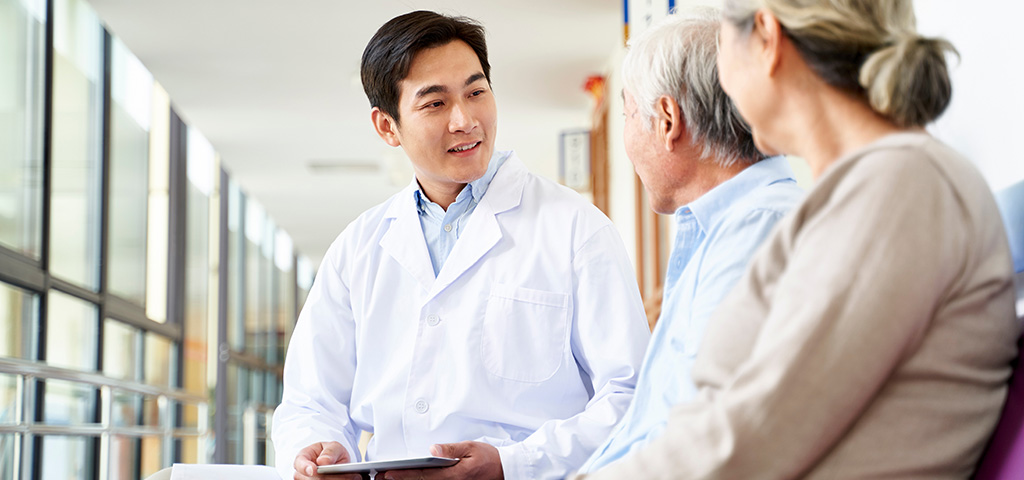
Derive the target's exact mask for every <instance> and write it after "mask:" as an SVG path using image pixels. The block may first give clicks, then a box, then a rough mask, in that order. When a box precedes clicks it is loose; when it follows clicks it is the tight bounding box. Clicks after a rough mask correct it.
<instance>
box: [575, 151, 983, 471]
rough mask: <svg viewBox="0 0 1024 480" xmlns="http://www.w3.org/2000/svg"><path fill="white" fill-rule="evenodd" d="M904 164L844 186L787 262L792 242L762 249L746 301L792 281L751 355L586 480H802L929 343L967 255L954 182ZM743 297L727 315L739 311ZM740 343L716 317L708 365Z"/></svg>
mask: <svg viewBox="0 0 1024 480" xmlns="http://www.w3.org/2000/svg"><path fill="white" fill-rule="evenodd" d="M885 160H891V159H889V158H886V159H885ZM897 160H903V159H897ZM892 163H893V164H894V167H893V168H891V169H890V170H891V171H892V173H891V174H890V175H880V176H877V178H864V179H858V180H859V181H857V182H855V183H853V184H852V185H847V186H845V187H844V188H838V189H837V190H836V191H835V192H834V193H833V199H832V200H831V201H830V202H829V204H828V205H826V206H825V207H824V208H823V209H822V210H821V211H819V212H817V213H816V214H815V217H814V218H810V219H806V220H805V223H804V226H803V227H802V230H801V231H800V232H799V233H798V235H797V236H796V238H795V240H794V241H795V242H796V246H795V248H792V250H791V252H790V254H789V258H788V259H787V260H782V258H781V254H780V253H779V251H781V249H782V248H783V247H782V246H781V245H782V243H780V240H779V235H776V236H775V237H774V238H773V239H772V241H771V242H772V243H770V244H769V247H770V248H766V249H764V250H762V251H761V252H760V254H759V255H758V256H757V258H756V260H755V262H754V264H753V265H752V267H753V268H752V269H751V270H750V271H748V273H747V274H746V275H745V276H744V278H743V280H742V281H741V284H740V288H738V291H737V292H734V293H740V294H744V295H749V294H750V293H749V292H751V291H758V290H759V288H758V287H756V285H757V284H758V282H759V278H762V275H761V274H760V273H759V272H762V271H770V270H772V269H776V268H780V269H783V270H782V271H781V274H780V275H781V276H780V277H779V278H778V283H777V284H776V286H775V288H774V291H771V292H769V294H770V297H769V298H768V300H769V301H770V302H771V308H770V311H769V313H768V317H767V318H766V319H765V320H764V324H763V326H761V327H760V332H761V333H760V334H759V336H758V337H757V339H756V341H755V343H754V345H753V349H752V351H751V353H750V356H749V357H748V358H746V359H745V360H744V361H743V362H742V363H741V364H740V365H739V366H738V367H737V368H736V370H735V371H734V372H733V373H732V374H731V375H730V377H729V378H728V380H727V381H725V382H724V383H723V388H722V389H721V390H719V391H712V390H702V391H701V392H700V394H699V395H698V398H697V399H696V401H694V402H690V403H685V404H680V405H677V406H676V407H675V408H674V409H673V411H672V412H671V414H670V417H669V420H668V424H667V426H666V429H665V431H664V434H663V435H662V436H661V437H660V438H658V439H657V440H655V441H654V442H652V443H651V444H650V445H648V446H647V447H646V448H644V449H642V450H640V451H638V452H636V453H634V454H632V455H630V456H627V457H626V458H624V459H622V460H621V461H619V462H616V463H613V464H611V465H609V466H608V467H607V468H604V469H602V470H599V471H597V472H594V473H592V474H588V475H586V476H585V478H586V479H587V480H604V479H617V478H702V479H737V478H763V479H774V478H797V477H800V476H802V474H803V473H805V472H806V471H807V469H809V468H812V466H813V465H815V464H816V462H817V461H818V460H819V459H820V458H821V457H822V456H823V455H825V454H826V453H827V452H828V451H829V449H830V448H831V447H832V446H833V445H835V444H836V442H838V441H839V440H840V439H841V438H842V437H843V435H844V434H846V432H847V431H848V429H850V428H851V425H853V424H854V422H855V421H856V419H857V418H858V416H859V415H860V414H861V412H863V411H864V410H865V409H866V408H868V406H869V405H870V404H871V402H872V401H873V400H874V399H875V398H876V396H877V395H878V394H879V391H880V390H881V389H883V388H884V385H885V383H886V381H887V379H888V378H889V376H890V374H891V373H892V372H893V371H894V369H896V368H897V367H898V365H899V364H900V363H901V362H903V361H904V360H905V359H906V358H907V357H908V356H910V355H912V354H913V352H914V351H915V349H916V347H917V346H918V345H919V344H920V342H921V339H922V337H923V336H924V335H926V332H927V330H928V329H929V328H930V321H931V318H932V314H933V310H934V309H935V308H936V305H937V304H938V303H939V302H940V300H941V297H942V296H943V295H944V294H945V293H944V291H945V288H946V287H945V285H947V282H949V281H950V278H952V277H953V276H955V275H956V274H957V272H956V270H957V268H959V267H958V266H959V265H961V263H960V262H961V261H962V256H963V253H962V252H964V251H965V249H966V248H967V244H966V242H965V240H964V238H963V235H962V234H961V233H960V232H962V231H963V227H962V225H963V222H964V219H963V217H962V216H961V215H962V214H961V213H960V209H959V208H958V205H956V204H955V203H953V201H952V200H951V199H952V195H948V194H943V192H942V190H943V189H944V188H945V186H944V185H943V184H942V182H940V181H938V180H936V179H935V178H931V177H924V178H922V176H921V175H920V174H915V173H914V172H912V171H910V170H906V169H903V168H901V167H900V166H899V164H903V163H907V162H902V161H899V162H898V161H893V162H892ZM908 199H914V200H913V201H910V200H908ZM935 232H943V235H938V236H937V235H936V234H935ZM936 259H942V261H936ZM741 297H743V296H742V295H741ZM741 297H736V298H733V296H729V297H727V298H726V301H725V302H724V303H723V305H722V307H723V308H722V309H720V310H719V311H718V312H716V315H715V316H716V318H717V317H718V316H720V315H721V316H725V315H731V314H737V313H740V311H741V310H742V309H743V308H744V305H745V303H744V302H746V301H747V298H745V297H743V298H741ZM751 301H753V300H751ZM748 328H753V327H752V326H750V327H748ZM730 336H732V332H731V331H730V330H729V329H716V328H715V322H714V320H713V321H712V326H711V327H710V330H709V331H708V335H707V337H706V338H705V340H704V345H703V346H702V350H701V353H700V355H701V357H703V356H704V355H705V354H706V353H708V352H707V351H706V350H707V349H714V350H716V351H718V352H728V351H729V350H730V349H731V348H733V347H732V345H731V342H730ZM702 360H708V359H703V358H700V357H699V358H698V367H699V368H705V369H717V368H719V367H717V366H714V365H715V364H714V363H707V364H705V365H700V363H701V361H702ZM709 371H710V370H709Z"/></svg>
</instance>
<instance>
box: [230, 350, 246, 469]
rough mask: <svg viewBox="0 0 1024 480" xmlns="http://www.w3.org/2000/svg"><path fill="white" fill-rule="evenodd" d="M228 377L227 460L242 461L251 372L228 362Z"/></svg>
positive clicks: (232, 461) (231, 461)
mask: <svg viewBox="0 0 1024 480" xmlns="http://www.w3.org/2000/svg"><path fill="white" fill-rule="evenodd" d="M227 377H228V378H227V383H226V386H227V397H228V398H227V404H228V412H227V431H225V432H224V435H225V442H226V443H227V452H226V453H227V459H226V460H227V462H228V463H242V460H243V455H242V453H243V452H242V449H243V448H244V442H243V441H242V435H243V428H242V412H243V410H244V409H245V403H246V402H247V401H248V399H247V398H245V395H246V394H247V393H248V391H249V386H248V382H249V372H248V370H246V369H245V368H240V367H238V366H237V365H236V364H235V363H233V362H228V365H227Z"/></svg>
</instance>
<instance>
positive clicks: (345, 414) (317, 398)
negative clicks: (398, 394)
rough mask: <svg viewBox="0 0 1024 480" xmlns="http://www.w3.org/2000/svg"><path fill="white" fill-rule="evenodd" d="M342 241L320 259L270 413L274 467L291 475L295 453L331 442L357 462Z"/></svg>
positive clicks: (352, 351)
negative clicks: (278, 397) (276, 403)
mask: <svg viewBox="0 0 1024 480" xmlns="http://www.w3.org/2000/svg"><path fill="white" fill-rule="evenodd" d="M342 246H343V245H342V242H335V244H334V245H333V246H332V247H331V249H330V250H329V251H328V253H327V255H326V256H325V257H324V261H323V263H322V264H321V266H320V270H319V271H318V272H317V275H316V279H315V281H314V282H313V286H312V287H311V289H310V292H309V296H308V297H307V299H306V303H305V305H304V306H303V308H302V312H301V313H300V314H299V319H298V321H297V322H296V324H295V330H294V332H293V333H292V338H291V342H290V343H289V345H288V354H287V355H286V357H285V365H284V393H283V396H282V400H281V405H279V406H278V407H277V410H276V411H275V412H274V421H273V426H272V437H273V441H274V448H275V450H276V452H277V453H276V461H277V464H276V465H277V469H278V472H279V473H280V474H281V476H282V477H283V478H292V475H293V473H294V469H293V465H294V461H295V455H296V453H298V451H299V450H301V449H302V448H305V447H307V446H309V445H312V444H314V443H316V442H325V441H337V442H339V443H341V444H342V445H343V446H344V447H345V448H346V449H347V450H348V452H349V455H350V458H351V459H352V461H353V462H355V461H359V450H358V444H359V443H358V442H359V434H360V430H359V429H358V428H356V427H355V426H354V425H353V423H352V420H351V418H350V416H349V401H350V398H351V394H352V382H353V378H354V375H355V366H356V350H355V348H356V346H355V345H356V344H355V322H354V319H353V315H352V306H351V302H350V297H349V286H348V285H349V283H348V280H347V270H346V258H345V255H344V254H343V248H342Z"/></svg>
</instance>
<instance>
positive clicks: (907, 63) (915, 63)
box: [858, 34, 957, 127]
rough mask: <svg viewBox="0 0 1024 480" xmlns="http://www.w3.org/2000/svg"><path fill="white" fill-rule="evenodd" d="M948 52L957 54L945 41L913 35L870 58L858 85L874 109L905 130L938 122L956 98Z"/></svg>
mask: <svg viewBox="0 0 1024 480" xmlns="http://www.w3.org/2000/svg"><path fill="white" fill-rule="evenodd" d="M947 52H951V53H953V54H954V55H956V54H957V51H956V49H955V48H954V47H953V45H952V44H951V43H949V42H948V41H946V40H944V39H940V38H925V37H922V36H919V35H916V34H910V35H903V36H900V37H898V38H896V39H895V40H894V41H892V42H889V43H888V44H886V45H885V46H883V47H882V48H880V49H878V50H876V51H875V52H874V53H872V54H871V55H869V56H868V57H867V59H866V60H865V61H864V65H863V66H861V68H860V75H859V78H858V81H859V83H860V85H861V86H862V87H864V90H865V91H866V92H867V96H868V102H869V103H870V104H871V108H873V109H874V110H875V111H877V112H878V113H881V114H882V115H885V116H886V117H888V118H890V119H891V120H893V121H894V122H895V123H897V124H898V125H900V126H904V127H910V126H921V125H926V124H928V123H930V122H931V121H933V120H935V119H936V118H938V117H939V115H941V114H942V112H943V111H945V110H946V107H947V106H949V101H950V99H951V98H952V96H953V91H952V85H951V84H950V81H949V72H948V69H947V66H946V53H947Z"/></svg>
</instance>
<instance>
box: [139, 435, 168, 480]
mask: <svg viewBox="0 0 1024 480" xmlns="http://www.w3.org/2000/svg"><path fill="white" fill-rule="evenodd" d="M141 453H142V457H141V458H140V459H139V460H140V461H139V463H140V470H141V472H142V478H146V477H148V476H150V475H152V474H154V473H156V472H157V471H159V470H160V469H162V468H164V467H166V466H167V465H170V462H164V439H163V438H161V437H142V450H141ZM165 463H166V464H165Z"/></svg>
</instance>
